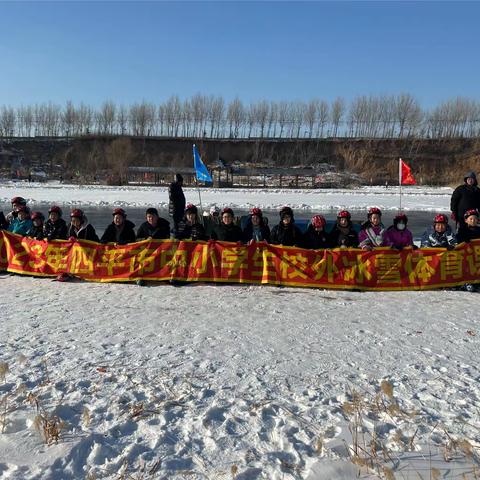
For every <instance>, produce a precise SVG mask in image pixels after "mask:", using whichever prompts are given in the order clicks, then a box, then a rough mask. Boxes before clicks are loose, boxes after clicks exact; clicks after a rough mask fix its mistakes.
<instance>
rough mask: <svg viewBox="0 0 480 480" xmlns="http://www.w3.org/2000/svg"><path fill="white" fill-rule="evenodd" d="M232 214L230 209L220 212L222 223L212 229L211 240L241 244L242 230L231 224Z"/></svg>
mask: <svg viewBox="0 0 480 480" xmlns="http://www.w3.org/2000/svg"><path fill="white" fill-rule="evenodd" d="M233 219H234V214H233V210H232V209H231V208H228V207H227V208H224V209H223V210H222V221H221V222H220V223H219V224H218V225H215V226H214V227H213V230H212V234H211V237H210V238H211V239H212V240H220V241H222V242H241V241H242V229H241V228H240V227H239V226H238V225H235V224H234V223H233Z"/></svg>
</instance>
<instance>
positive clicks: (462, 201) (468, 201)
mask: <svg viewBox="0 0 480 480" xmlns="http://www.w3.org/2000/svg"><path fill="white" fill-rule="evenodd" d="M463 181H464V183H463V185H459V186H458V187H457V188H456V189H455V190H454V191H453V193H452V198H451V199H450V210H451V212H452V220H453V221H454V222H457V227H459V228H460V227H461V226H462V225H464V224H465V219H464V215H465V212H466V211H467V210H479V209H480V189H479V188H478V182H477V176H476V175H475V172H469V173H467V174H466V175H465V177H464V179H463Z"/></svg>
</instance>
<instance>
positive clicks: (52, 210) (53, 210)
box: [48, 205, 62, 217]
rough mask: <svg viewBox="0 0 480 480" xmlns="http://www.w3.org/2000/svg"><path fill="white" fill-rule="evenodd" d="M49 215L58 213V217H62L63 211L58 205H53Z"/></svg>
mask: <svg viewBox="0 0 480 480" xmlns="http://www.w3.org/2000/svg"><path fill="white" fill-rule="evenodd" d="M48 213H49V214H50V213H58V216H59V217H61V216H62V209H61V208H60V207H58V206H57V205H53V206H52V207H50V208H49V210H48Z"/></svg>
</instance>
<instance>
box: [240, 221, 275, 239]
mask: <svg viewBox="0 0 480 480" xmlns="http://www.w3.org/2000/svg"><path fill="white" fill-rule="evenodd" d="M259 227H260V232H259V234H260V237H261V238H254V232H253V224H252V221H251V220H249V221H248V223H247V225H246V226H245V228H244V229H243V235H242V238H243V241H244V242H245V243H248V242H249V241H250V240H255V241H262V240H265V241H266V242H268V243H270V227H269V226H268V225H265V224H264V223H261V224H260V225H259Z"/></svg>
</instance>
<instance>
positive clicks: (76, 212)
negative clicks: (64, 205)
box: [70, 208, 84, 219]
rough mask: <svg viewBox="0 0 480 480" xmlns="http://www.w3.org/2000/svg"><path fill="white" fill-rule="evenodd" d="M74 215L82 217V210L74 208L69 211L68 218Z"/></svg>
mask: <svg viewBox="0 0 480 480" xmlns="http://www.w3.org/2000/svg"><path fill="white" fill-rule="evenodd" d="M74 217H75V218H80V219H82V218H83V217H84V213H83V210H80V209H79V208H74V209H73V210H72V211H71V212H70V218H74Z"/></svg>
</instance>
